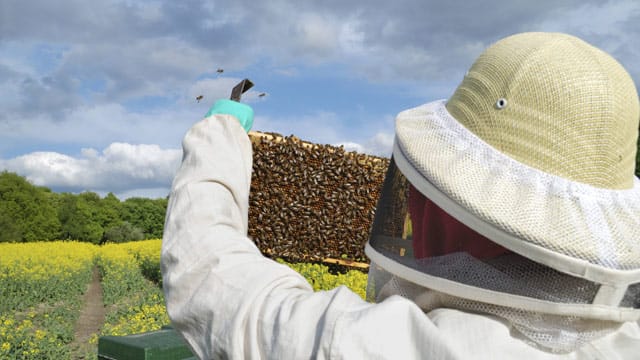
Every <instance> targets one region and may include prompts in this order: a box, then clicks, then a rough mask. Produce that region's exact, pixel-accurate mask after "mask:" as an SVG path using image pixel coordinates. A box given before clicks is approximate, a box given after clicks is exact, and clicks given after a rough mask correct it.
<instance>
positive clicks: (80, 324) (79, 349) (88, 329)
mask: <svg viewBox="0 0 640 360" xmlns="http://www.w3.org/2000/svg"><path fill="white" fill-rule="evenodd" d="M105 312H106V309H105V307H104V302H103V301H102V285H101V284H100V273H99V271H98V268H97V267H94V268H93V280H92V281H91V283H90V284H89V287H88V288H87V292H86V293H85V294H84V307H83V308H82V310H80V317H79V318H78V321H77V322H76V327H75V336H74V340H73V342H72V343H71V349H73V352H74V353H73V354H72V355H73V358H74V359H82V358H84V357H85V355H86V354H87V353H90V352H95V351H97V350H96V349H92V347H97V346H98V345H97V344H89V339H90V338H91V336H92V335H93V334H96V333H97V332H99V331H100V328H101V327H102V324H104V316H105Z"/></svg>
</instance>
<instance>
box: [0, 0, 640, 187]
mask: <svg viewBox="0 0 640 360" xmlns="http://www.w3.org/2000/svg"><path fill="white" fill-rule="evenodd" d="M523 31H561V32H566V33H570V34H573V35H576V36H579V37H581V38H583V39H585V40H586V41H588V42H590V43H592V44H593V45H596V46H598V47H600V48H602V49H604V50H605V51H607V52H609V53H611V54H612V55H613V56H614V57H615V58H617V59H618V60H619V61H620V62H621V63H622V64H623V65H624V66H625V67H626V68H627V70H628V71H629V72H630V73H631V75H632V77H633V78H634V80H635V81H636V85H637V84H639V79H640V43H639V40H638V39H640V2H639V1H636V0H627V1H584V0H576V1H571V0H566V1H561V0H560V1H555V0H554V1H551V0H537V1H519V0H510V1H467V0H448V1H441V0H440V1H432V0H394V1H389V0H352V1H344V0H330V1H310V0H309V1H307V0H269V1H253V0H229V1H227V0H224V1H212V0H211V1H173V0H166V1H134V0H130V1H128V0H113V1H99V0H96V1H85V0H69V1H49V0H42V1H31V0H0V110H1V111H0V170H9V171H13V172H17V173H18V174H20V175H23V176H26V177H27V178H28V179H29V180H30V181H31V182H32V183H34V184H37V185H43V186H47V187H49V188H51V189H53V190H54V191H69V192H81V191H95V192H98V193H99V194H101V195H104V194H106V193H108V192H113V193H115V194H116V195H117V196H118V197H119V198H121V199H123V198H127V197H130V196H145V197H164V196H166V195H167V194H168V190H169V187H170V183H171V180H172V177H173V175H174V173H175V171H176V169H177V166H178V164H179V160H180V156H181V149H180V142H181V140H182V137H183V135H184V133H185V132H186V130H187V129H188V128H189V127H190V125H191V124H193V123H194V122H196V121H198V120H199V119H200V118H201V117H202V115H204V114H205V113H206V112H207V110H208V108H209V106H210V105H211V104H212V103H213V102H214V101H215V99H218V98H228V97H229V93H230V91H231V88H232V87H233V85H235V84H236V83H237V82H238V81H239V80H241V79H242V78H245V77H247V78H250V79H251V80H252V81H253V82H254V83H255V87H254V88H253V89H252V90H251V91H250V92H249V93H247V94H245V96H244V98H243V101H244V102H246V103H248V104H249V105H251V106H252V107H253V108H254V110H255V114H256V117H255V122H254V127H253V129H254V130H259V131H270V132H278V133H281V134H284V135H289V134H295V135H296V136H298V137H300V138H302V139H305V140H309V141H313V142H317V143H323V144H336V145H337V144H344V145H345V146H346V147H347V148H348V149H353V150H357V151H360V152H365V153H371V154H377V155H383V156H388V155H389V153H390V151H391V144H392V139H393V119H394V117H395V115H396V114H397V113H398V112H399V111H401V110H403V109H406V108H409V107H413V106H417V105H420V104H422V103H425V102H428V101H431V100H435V99H440V98H447V97H448V96H449V95H450V94H451V93H452V92H453V90H454V89H455V87H456V86H457V84H458V83H459V81H460V80H461V79H462V76H463V75H464V73H465V72H466V70H467V68H468V67H469V66H470V65H471V64H472V63H473V61H474V59H475V58H476V57H477V56H478V55H479V54H480V53H481V52H482V50H483V49H484V48H485V47H486V46H488V45H490V44H491V43H493V42H495V41H497V40H499V39H501V38H503V37H505V36H508V35H511V34H514V33H518V32H523ZM219 68H220V69H223V70H224V72H223V73H218V72H217V71H216V70H217V69H219ZM260 93H265V94H266V95H265V96H263V97H260V96H259V94H260ZM199 95H202V96H203V100H202V101H200V102H197V101H196V100H195V99H196V97H197V96H199Z"/></svg>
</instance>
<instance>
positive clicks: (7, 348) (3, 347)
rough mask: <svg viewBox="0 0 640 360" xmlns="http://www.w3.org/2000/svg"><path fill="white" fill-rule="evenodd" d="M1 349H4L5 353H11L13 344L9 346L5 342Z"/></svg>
mask: <svg viewBox="0 0 640 360" xmlns="http://www.w3.org/2000/svg"><path fill="white" fill-rule="evenodd" d="M0 349H2V351H3V352H9V350H11V344H9V343H8V342H3V343H2V346H1V347H0Z"/></svg>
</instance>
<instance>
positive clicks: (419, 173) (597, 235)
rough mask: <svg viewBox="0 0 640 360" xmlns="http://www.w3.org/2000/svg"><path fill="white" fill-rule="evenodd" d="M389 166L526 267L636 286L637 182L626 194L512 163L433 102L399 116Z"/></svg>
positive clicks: (639, 274)
mask: <svg viewBox="0 0 640 360" xmlns="http://www.w3.org/2000/svg"><path fill="white" fill-rule="evenodd" d="M393 155H394V159H396V163H397V164H398V168H399V169H400V170H401V171H402V172H403V174H405V176H406V177H407V178H408V180H409V181H410V182H411V183H412V184H413V185H414V186H415V187H416V188H418V189H419V190H420V191H421V192H423V193H424V194H425V195H426V196H427V197H429V198H431V199H432V200H433V201H434V202H436V203H437V204H438V205H439V206H440V207H442V208H443V209H445V210H446V211H448V212H450V213H451V214H452V215H453V216H455V217H457V218H459V220H461V221H462V222H463V223H465V224H467V225H468V226H470V227H472V228H474V229H475V230H476V231H478V232H480V233H482V234H483V235H485V236H487V237H489V238H491V239H492V240H494V241H495V242H496V243H499V244H500V245H502V246H504V247H506V248H509V249H511V250H513V251H515V252H517V253H520V254H521V255H523V256H526V257H529V258H531V259H532V260H534V261H537V262H541V263H544V264H545V265H548V266H551V267H554V268H556V269H558V270H559V271H563V272H566V273H570V274H574V275H577V276H580V277H582V278H587V279H589V280H592V281H596V282H599V283H602V284H611V285H616V286H617V285H621V284H631V283H634V282H639V281H640V180H638V179H637V178H635V180H634V183H633V187H632V188H631V189H628V190H609V189H604V188H597V187H594V186H591V185H587V184H583V183H579V182H575V181H570V180H567V179H565V178H562V177H559V176H555V175H551V174H548V173H545V172H543V171H540V170H538V169H535V168H532V167H530V166H527V165H525V164H523V163H520V162H518V161H516V160H514V159H513V158H511V157H509V156H507V155H505V154H503V153H501V152H499V151H497V150H496V149H495V148H493V147H492V146H490V145H489V144H487V143H486V142H484V141H483V140H482V139H480V138H478V137H477V136H476V135H474V134H473V133H472V132H470V131H469V130H467V129H466V128H465V127H464V126H463V125H461V124H460V123H459V122H458V121H456V119H455V118H453V117H452V116H451V115H450V114H449V113H448V111H447V109H446V108H445V101H444V100H440V101H435V102H432V103H429V104H426V105H423V106H420V107H417V108H413V109H409V110H406V111H404V112H402V113H400V114H399V115H398V117H397V120H396V139H395V145H394V154H393Z"/></svg>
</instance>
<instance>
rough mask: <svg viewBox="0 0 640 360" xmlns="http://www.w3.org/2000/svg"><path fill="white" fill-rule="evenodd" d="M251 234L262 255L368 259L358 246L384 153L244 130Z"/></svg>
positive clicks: (380, 175) (376, 193) (376, 194)
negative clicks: (249, 158)
mask: <svg viewBox="0 0 640 360" xmlns="http://www.w3.org/2000/svg"><path fill="white" fill-rule="evenodd" d="M250 137H251V140H252V144H253V175H252V180H251V193H250V195H249V236H250V237H251V238H252V239H253V240H254V242H255V243H256V245H257V246H258V247H259V248H260V250H261V251H262V252H263V253H264V254H265V255H267V256H271V257H282V258H285V259H288V260H293V261H331V259H339V260H349V261H355V262H367V259H366V256H365V254H364V245H365V243H366V241H367V239H368V236H369V230H370V227H371V223H372V221H373V217H374V213H375V207H376V202H377V200H378V197H379V194H380V190H381V187H382V183H383V181H384V177H385V174H386V170H387V167H388V165H389V159H387V158H382V157H376V156H370V155H365V154H359V153H355V152H347V151H345V150H344V148H343V147H336V146H330V145H320V144H313V143H309V142H305V141H302V140H300V139H298V138H296V137H294V136H288V137H284V136H282V135H279V134H274V133H257V132H252V133H250Z"/></svg>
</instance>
